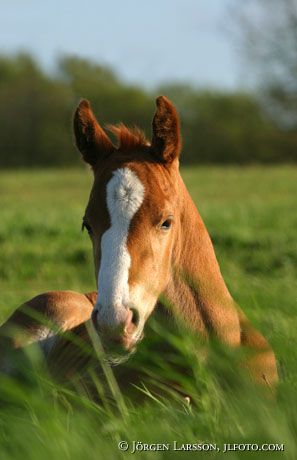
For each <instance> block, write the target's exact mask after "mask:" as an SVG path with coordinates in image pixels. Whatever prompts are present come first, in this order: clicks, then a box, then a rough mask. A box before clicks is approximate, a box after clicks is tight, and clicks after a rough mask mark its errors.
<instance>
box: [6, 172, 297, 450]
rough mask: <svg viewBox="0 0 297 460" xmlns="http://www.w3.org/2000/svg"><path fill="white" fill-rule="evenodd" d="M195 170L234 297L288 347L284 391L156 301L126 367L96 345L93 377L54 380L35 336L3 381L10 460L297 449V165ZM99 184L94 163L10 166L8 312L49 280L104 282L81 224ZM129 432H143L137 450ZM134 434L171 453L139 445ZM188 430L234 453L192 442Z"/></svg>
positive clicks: (189, 175)
mask: <svg viewBox="0 0 297 460" xmlns="http://www.w3.org/2000/svg"><path fill="white" fill-rule="evenodd" d="M183 176H184V178H185V181H186V183H187V185H188V187H189V189H190V191H191V194H192V196H193V198H194V200H195V201H196V203H197V206H198V209H199V210H200V212H201V214H202V217H203V218H204V220H205V223H206V225H207V227H208V229H209V231H210V234H211V237H212V239H213V241H214V244H215V249H216V253H217V256H218V259H219V262H220V265H221V268H222V272H223V275H224V277H225V279H226V281H227V284H228V286H229V288H230V290H231V292H232V294H233V296H234V298H235V299H236V301H237V302H238V303H239V304H240V305H241V306H242V307H243V309H244V310H245V312H246V313H247V314H248V316H249V317H250V319H251V320H252V322H253V323H254V324H255V325H256V326H257V327H258V328H259V329H260V330H261V331H262V332H263V333H264V335H266V337H267V338H268V339H269V341H270V343H271V345H272V346H273V348H274V350H275V352H276V355H277V358H278V363H279V371H280V376H281V382H280V385H279V388H278V392H277V396H276V398H273V397H270V396H269V395H267V394H263V392H262V391H261V390H260V389H257V388H255V387H254V386H253V385H251V384H250V383H249V381H248V380H247V379H246V378H245V375H244V374H243V373H241V372H239V370H238V369H239V368H238V366H237V363H238V361H239V360H240V358H241V353H240V351H237V352H235V351H232V352H231V351H230V350H228V349H226V348H224V347H221V346H218V344H215V343H212V344H210V345H209V347H208V349H207V352H206V349H205V346H204V344H203V343H201V342H200V341H199V340H198V339H197V338H196V337H193V336H191V334H189V332H188V331H183V330H182V329H178V328H176V327H174V326H173V325H170V324H169V323H168V322H165V323H164V321H162V320H161V319H160V318H159V317H158V312H156V314H154V315H153V316H152V318H151V320H150V321H149V324H148V325H147V328H146V336H145V339H144V340H143V342H142V343H141V344H140V346H139V347H138V350H137V353H135V354H134V355H133V356H132V357H131V359H130V360H129V362H128V363H127V364H125V365H124V366H118V367H116V368H111V367H109V365H108V364H107V363H106V362H105V361H104V360H102V353H101V351H100V343H95V345H94V348H95V350H97V358H96V359H97V361H98V369H96V368H95V369H93V368H92V369H90V370H89V371H88V375H87V377H88V378H87V379H86V381H88V383H89V384H90V385H86V384H84V383H83V382H82V381H81V380H80V379H79V378H78V377H77V378H73V379H69V380H66V381H65V380H64V381H57V380H54V379H53V378H52V377H51V376H50V374H49V372H48V370H47V369H46V368H45V366H44V363H43V360H42V356H41V354H40V352H39V350H38V349H37V348H36V347H28V349H26V350H25V352H24V355H22V356H21V359H20V362H21V365H20V368H19V370H20V374H21V376H19V377H18V378H9V377H7V376H1V378H0V401H1V402H0V458H1V459H2V458H5V459H6V458H7V459H18V458H22V459H24V458H30V459H35V458H36V459H37V458H38V459H40V458H44V459H47V458H51V459H52V458H59V459H60V458H61V459H63V458H67V459H68V458H69V459H70V458H71V459H76V458H77V459H81V458H85V459H89V458H90V459H93V458H102V459H106V458H115V459H116V458H127V457H129V456H131V455H134V457H133V458H154V459H157V458H163V457H164V458H167V457H168V458H175V457H176V458H181V457H183V456H186V458H189V456H195V457H199V456H201V457H204V456H205V458H209V459H211V458H230V459H237V458H242V457H245V456H252V457H253V458H259V459H262V458H277V459H278V458H288V459H296V458H297V449H296V441H295V440H296V438H297V417H296V414H297V404H296V390H297V385H296V374H297V371H296V358H297V351H296V349H297V348H296V342H297V340H296V332H295V331H296V327H297V319H296V314H295V311H296V295H297V289H296V288H297V282H296V272H297V266H296V265H297V264H296V263H297V255H296V254H297V243H296V242H297V239H296V226H297V225H296V224H297V213H296V192H297V180H296V179H297V170H296V169H293V168H289V167H282V168H280V169H276V168H250V169H239V168H226V169H220V168H196V169H184V170H183ZM90 184H91V177H90V174H89V173H87V172H86V171H80V170H74V171H66V170H65V171H56V170H52V171H49V170H48V171H30V172H28V171H13V172H5V173H1V174H0V197H1V219H0V288H1V301H0V303H1V311H0V314H1V319H2V320H4V319H5V318H6V317H7V315H8V314H9V313H10V312H11V311H12V310H13V309H14V308H16V307H17V306H18V305H19V304H20V303H22V302H23V301H25V300H27V299H29V298H30V297H32V296H34V295H36V294H37V293H40V292H42V291H47V290H50V289H74V290H77V291H81V292H87V291H91V290H95V282H94V275H93V267H92V257H91V248H90V243H89V241H88V239H87V236H86V235H85V234H81V232H80V224H81V218H82V216H83V211H84V206H85V204H86V202H87V197H88V192H89V189H90ZM95 340H96V338H95ZM206 355H207V359H205V356H206ZM128 382H129V383H128ZM185 395H187V396H190V398H191V404H190V405H189V404H188V402H187V400H186V399H185V398H184V396H185ZM120 441H127V442H128V443H129V449H128V451H127V452H125V451H121V450H119V448H118V444H119V442H120ZM133 441H140V442H142V443H147V444H153V445H154V444H155V443H165V444H169V446H170V450H169V451H151V452H149V451H144V450H142V451H138V452H137V453H135V454H131V449H132V448H133ZM174 441H176V442H177V443H178V444H177V447H178V446H180V445H181V444H182V443H199V442H200V443H213V444H216V445H217V447H218V448H220V449H221V450H220V451H218V450H214V451H208V452H189V451H188V452H185V451H178V450H173V449H174V444H173V442H174ZM224 443H231V444H232V443H237V444H238V443H252V444H255V443H258V444H259V445H262V444H263V443H267V444H269V443H280V444H283V445H284V449H285V450H284V451H283V452H263V451H261V452H238V451H230V452H227V453H223V452H222V451H223V445H224ZM139 446H140V444H139ZM142 447H143V444H142Z"/></svg>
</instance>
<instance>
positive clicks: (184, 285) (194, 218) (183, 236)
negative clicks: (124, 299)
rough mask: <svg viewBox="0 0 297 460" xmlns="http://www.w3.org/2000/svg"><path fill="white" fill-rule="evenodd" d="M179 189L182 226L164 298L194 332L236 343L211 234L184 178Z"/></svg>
mask: <svg viewBox="0 0 297 460" xmlns="http://www.w3.org/2000/svg"><path fill="white" fill-rule="evenodd" d="M180 190H181V193H183V200H182V201H183V208H182V212H181V219H180V221H181V226H180V228H179V230H178V233H179V235H178V238H177V242H176V245H175V248H174V251H175V254H176V257H175V266H174V267H173V271H172V276H171V279H170V282H169V284H168V287H167V290H166V292H165V296H166V297H167V299H168V300H169V302H170V304H171V305H172V308H173V309H174V310H175V311H176V313H179V314H180V315H181V316H182V318H183V320H184V321H186V322H187V323H188V324H189V325H190V326H192V327H194V329H195V330H198V331H199V332H200V333H202V334H203V335H208V333H209V332H213V333H215V334H216V335H217V336H219V337H220V338H221V339H223V340H224V341H227V342H230V343H237V341H238V340H239V327H238V318H237V313H236V309H235V303H234V301H233V299H232V297H231V295H230V293H229V291H228V289H227V287H226V284H225V282H224V279H223V277H222V275H221V272H220V268H219V264H218V261H217V259H216V256H215V253H214V249H213V245H212V242H211V240H210V237H209V234H208V232H207V230H206V228H205V225H204V223H203V221H202V219H201V217H200V214H199V212H198V210H197V208H196V206H195V204H194V203H193V200H192V198H191V197H190V195H189V193H188V191H187V189H186V187H185V185H184V183H183V181H182V179H181V178H180ZM230 327H231V333H230ZM225 328H227V329H228V331H226V330H225ZM233 329H234V332H233ZM237 329H238V330H237ZM226 335H228V337H226Z"/></svg>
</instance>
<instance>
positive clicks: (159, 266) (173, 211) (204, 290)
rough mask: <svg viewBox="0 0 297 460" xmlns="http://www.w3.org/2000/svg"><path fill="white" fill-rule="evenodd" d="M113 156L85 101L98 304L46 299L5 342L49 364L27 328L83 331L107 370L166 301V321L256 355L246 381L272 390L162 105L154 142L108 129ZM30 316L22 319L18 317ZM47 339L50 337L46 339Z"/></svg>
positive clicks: (80, 116) (17, 321)
mask: <svg viewBox="0 0 297 460" xmlns="http://www.w3.org/2000/svg"><path fill="white" fill-rule="evenodd" d="M111 129H112V131H113V132H114V133H115V134H116V135H117V136H118V139H119V146H118V147H115V146H114V145H113V144H112V142H111V141H110V139H109V137H108V136H107V134H106V133H105V131H104V130H103V129H102V128H101V126H100V125H99V124H98V122H97V120H96V118H95V116H94V114H93V112H92V110H91V108H90V105H89V103H88V102H87V101H82V102H81V103H80V105H79V106H78V108H77V110H76V113H75V117H74V131H75V136H76V144H77V147H78V149H79V150H80V152H81V154H82V156H83V158H84V160H85V161H86V162H87V163H89V164H90V165H91V167H92V169H93V172H94V183H93V187H92V190H91V194H90V198H89V202H88V205H87V208H86V211H85V215H84V218H83V226H84V227H86V228H87V230H88V233H89V235H90V238H91V241H92V245H93V254H94V264H95V273H96V278H97V280H98V294H97V293H91V294H86V295H83V294H78V293H75V292H70V291H65V292H50V293H45V294H41V295H40V296H37V297H35V298H34V299H32V300H30V301H29V302H27V303H26V304H24V306H23V307H20V309H19V310H17V311H16V312H15V313H14V314H13V315H12V317H11V318H10V319H9V320H8V321H7V323H6V324H5V325H4V326H3V327H2V332H5V331H6V330H7V329H10V328H11V326H13V325H16V326H17V327H18V328H19V329H21V330H22V331H23V332H25V335H23V334H21V336H20V335H18V334H15V335H14V336H13V338H12V342H10V343H11V344H12V345H13V346H14V347H20V346H23V345H24V343H31V342H35V341H39V342H40V343H41V345H42V346H43V348H44V350H45V354H46V356H47V357H48V359H50V360H51V362H53V363H54V362H55V360H58V357H59V351H61V346H62V345H61V343H62V342H61V341H63V340H64V339H63V338H61V337H60V336H59V335H57V333H56V332H57V331H54V332H51V331H50V330H49V328H48V326H44V325H40V322H39V321H38V319H32V310H33V313H34V311H35V312H38V313H39V314H40V313H41V314H42V315H43V316H44V317H45V318H46V319H48V320H49V322H50V323H53V324H54V325H56V327H57V329H58V330H59V331H62V332H63V331H69V330H72V331H73V332H74V335H75V334H76V335H77V336H80V337H83V340H88V339H87V337H86V334H85V332H82V331H84V330H85V328H84V324H87V323H88V322H89V324H90V327H91V328H93V331H95V332H96V333H97V334H99V336H100V340H101V342H102V344H103V347H104V349H105V350H106V352H107V354H108V356H109V360H110V361H111V362H116V363H118V362H119V361H120V360H121V357H125V356H126V355H127V354H129V353H130V352H131V351H133V350H134V349H135V347H136V345H137V343H138V342H139V340H141V338H142V336H143V330H144V326H145V323H146V321H147V319H148V318H149V316H150V315H151V314H152V313H153V310H154V309H155V307H156V305H157V304H158V300H159V299H160V298H162V299H166V303H167V304H168V308H169V310H170V312H171V314H172V316H173V317H176V318H177V320H178V321H180V322H182V323H184V324H185V325H186V326H187V327H189V328H191V329H192V330H193V331H195V332H196V333H197V334H198V335H199V336H200V337H204V338H205V340H208V339H209V338H212V337H214V338H216V339H217V340H219V341H221V342H222V343H223V344H225V345H227V346H230V347H240V346H244V347H245V346H246V347H248V348H250V349H251V350H253V351H254V353H253V356H251V357H250V358H249V359H248V360H247V361H246V366H247V367H248V369H249V371H250V373H251V375H252V377H253V379H254V380H255V381H258V382H262V383H264V384H268V385H273V384H274V383H275V382H276V381H277V368H276V362H275V356H274V353H273V351H272V350H271V348H270V346H269V345H268V343H267V341H266V340H265V339H264V337H263V336H262V335H261V334H260V333H259V332H258V331H256V330H255V329H254V328H253V327H252V326H251V325H250V323H249V322H248V320H247V319H246V317H245V316H244V314H243V313H242V311H241V310H240V309H239V308H238V306H237V305H236V303H235V302H234V300H233V299H232V297H231V295H230V293H229V291H228V289H227V287H226V285H225V282H224V280H223V277H222V275H221V272H220V269H219V266H218V262H217V260H216V257H215V253H214V249H213V245H212V243H211V240H210V237H209V235H208V232H207V230H206V228H205V226H204V223H203V221H202V219H201V217H200V215H199V213H198V211H197V209H196V207H195V205H194V203H193V201H192V199H191V197H190V195H189V193H188V191H187V189H186V187H185V185H184V183H183V180H182V178H181V176H180V173H179V155H180V150H181V141H180V131H179V120H178V116H177V113H176V110H175V108H174V107H173V105H172V104H171V102H170V101H169V100H168V99H166V98H165V97H159V98H158V99H157V110H156V113H155V116H154V119H153V137H152V141H151V143H150V142H148V141H147V139H146V138H145V137H144V135H143V134H142V133H141V132H140V131H139V130H134V131H133V130H132V131H131V130H129V129H128V128H126V127H125V126H123V125H120V126H119V127H111ZM22 309H23V311H25V310H26V309H27V310H30V311H31V314H30V315H29V316H27V315H26V314H25V313H23V312H22ZM52 335H53V337H51V336H52Z"/></svg>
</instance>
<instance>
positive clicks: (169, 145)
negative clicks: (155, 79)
mask: <svg viewBox="0 0 297 460" xmlns="http://www.w3.org/2000/svg"><path fill="white" fill-rule="evenodd" d="M156 104H157V110H156V113H155V115H154V118H153V139H152V151H153V154H154V155H156V156H157V157H158V158H159V159H160V160H161V161H163V162H165V163H171V162H172V161H173V160H175V159H176V158H178V157H179V154H180V150H181V136H180V128H179V119H178V114H177V111H176V109H175V107H174V105H173V104H172V103H171V102H170V101H169V99H167V97H165V96H159V97H157V99H156Z"/></svg>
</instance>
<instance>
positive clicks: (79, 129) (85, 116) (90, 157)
mask: <svg viewBox="0 0 297 460" xmlns="http://www.w3.org/2000/svg"><path fill="white" fill-rule="evenodd" d="M73 126H74V135H75V142H76V146H77V148H78V150H79V151H80V152H81V154H82V156H83V159H84V160H85V162H86V163H89V164H90V165H91V166H92V167H93V169H94V168H95V166H96V164H97V162H98V160H99V159H100V157H101V158H104V157H106V156H107V155H109V154H110V153H112V152H113V151H114V149H115V148H114V146H113V144H112V142H111V140H110V139H109V137H108V136H107V134H106V133H105V131H103V129H102V128H101V126H100V125H99V123H98V121H97V120H96V117H95V115H94V113H93V111H92V109H91V106H90V103H89V101H87V100H86V99H83V100H82V101H81V102H80V103H79V105H78V107H77V109H76V111H75V114H74V120H73Z"/></svg>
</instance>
